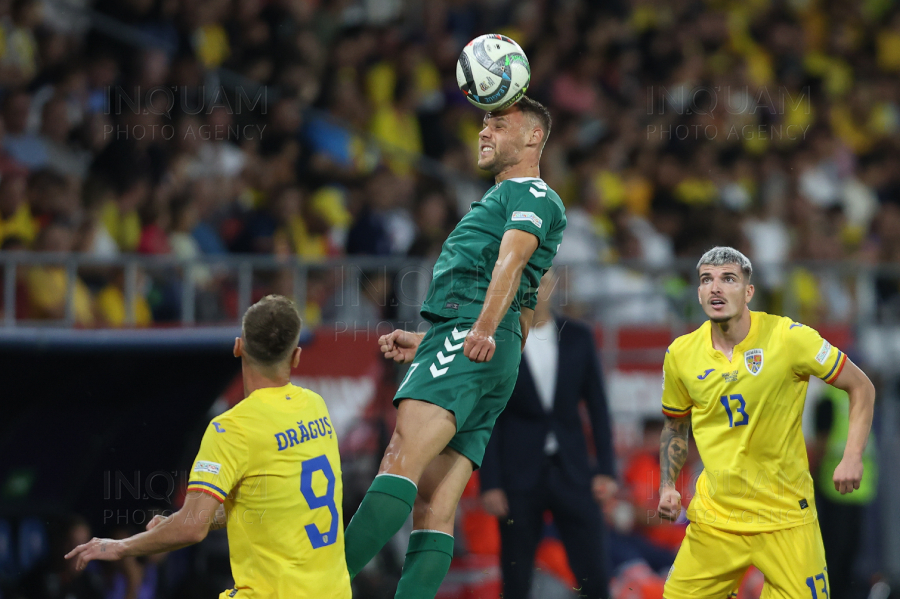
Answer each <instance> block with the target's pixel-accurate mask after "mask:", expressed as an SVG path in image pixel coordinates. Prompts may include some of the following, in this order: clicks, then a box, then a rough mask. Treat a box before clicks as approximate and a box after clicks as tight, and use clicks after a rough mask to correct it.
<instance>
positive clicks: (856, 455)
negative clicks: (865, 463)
mask: <svg viewBox="0 0 900 599" xmlns="http://www.w3.org/2000/svg"><path fill="white" fill-rule="evenodd" d="M862 458H863V450H862V449H859V448H857V447H850V446H849V445H848V446H847V447H845V448H844V458H843V459H844V460H845V461H852V462H862Z"/></svg>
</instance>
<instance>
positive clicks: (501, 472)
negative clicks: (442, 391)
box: [481, 273, 617, 599]
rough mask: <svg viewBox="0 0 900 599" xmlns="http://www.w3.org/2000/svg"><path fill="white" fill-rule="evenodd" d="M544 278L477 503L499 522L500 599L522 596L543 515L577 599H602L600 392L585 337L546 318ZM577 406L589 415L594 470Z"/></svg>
mask: <svg viewBox="0 0 900 599" xmlns="http://www.w3.org/2000/svg"><path fill="white" fill-rule="evenodd" d="M551 276H552V275H551V274H550V273H548V274H547V275H546V276H545V277H544V280H543V281H542V283H541V289H540V291H539V293H538V303H537V306H536V307H535V311H534V325H533V326H532V329H531V332H530V334H529V336H528V340H527V343H526V346H525V351H524V355H523V359H522V363H521V365H520V367H519V378H518V381H517V382H516V387H515V390H514V391H513V394H512V397H511V398H510V400H509V403H508V404H507V406H506V409H505V410H504V411H503V412H502V413H501V414H500V417H499V418H498V419H497V424H496V425H495V426H494V432H493V434H492V436H491V440H490V443H489V444H488V446H487V451H486V453H485V455H484V462H483V464H482V466H481V491H482V496H481V497H482V502H483V503H484V507H485V509H486V510H487V511H488V512H489V513H490V514H492V515H493V516H496V517H497V518H498V520H499V522H500V539H501V564H502V571H503V597H504V599H527V597H528V593H529V590H530V588H531V579H532V571H533V569H534V555H535V551H536V550H537V546H538V543H539V542H540V540H541V536H542V531H543V528H544V512H545V511H546V510H550V511H551V513H552V514H553V521H554V523H555V524H556V527H557V529H558V530H559V534H560V537H561V540H562V542H563V545H564V546H565V548H566V554H567V555H568V558H569V566H570V567H571V569H572V572H573V573H574V574H575V578H576V579H577V580H578V583H579V584H580V585H581V588H580V590H579V597H587V598H588V599H607V597H609V575H608V572H607V568H606V563H605V551H604V545H603V534H604V531H603V515H602V511H601V508H600V505H599V504H600V503H601V502H602V501H604V500H606V499H608V498H609V497H611V496H612V495H613V494H615V492H616V490H617V485H616V482H615V471H614V464H613V450H612V435H611V432H610V422H609V414H608V410H607V405H606V393H605V391H604V387H603V377H602V375H601V372H600V363H599V361H598V360H597V352H596V348H595V347H594V336H593V333H592V331H591V329H590V328H589V327H587V326H585V325H584V324H581V323H578V322H575V321H572V320H567V319H565V318H554V316H553V315H552V314H551V313H550V304H549V297H548V295H549V292H550V282H551V278H550V277H551ZM581 401H584V402H586V404H587V408H588V412H589V414H590V420H591V428H592V430H593V438H594V447H595V456H596V460H595V463H593V464H592V463H591V461H590V460H589V455H588V448H587V441H586V439H585V435H584V429H583V426H582V421H581V417H580V415H579V409H578V406H579V403H580V402H581Z"/></svg>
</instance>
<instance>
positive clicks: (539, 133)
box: [528, 127, 544, 148]
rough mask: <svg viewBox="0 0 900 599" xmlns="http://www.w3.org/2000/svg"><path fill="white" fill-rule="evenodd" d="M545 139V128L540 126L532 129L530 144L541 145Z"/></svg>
mask: <svg viewBox="0 0 900 599" xmlns="http://www.w3.org/2000/svg"><path fill="white" fill-rule="evenodd" d="M543 140H544V130H543V129H541V128H539V127H532V129H531V140H530V141H529V142H528V145H531V146H537V147H538V148H540V147H541V142H542V141H543Z"/></svg>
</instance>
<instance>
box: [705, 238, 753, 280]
mask: <svg viewBox="0 0 900 599" xmlns="http://www.w3.org/2000/svg"><path fill="white" fill-rule="evenodd" d="M726 264H737V265H738V266H740V267H741V271H742V272H743V273H744V278H745V279H747V281H750V277H751V276H752V275H753V265H752V264H750V258H748V257H747V256H745V255H744V254H742V253H740V252H739V251H737V250H736V249H734V248H730V247H722V246H717V247H714V248H713V249H711V250H709V251H707V252H706V253H705V254H703V255H702V256H701V257H700V262H698V263H697V273H698V274H699V273H700V267H701V266H704V265H708V266H724V265H726Z"/></svg>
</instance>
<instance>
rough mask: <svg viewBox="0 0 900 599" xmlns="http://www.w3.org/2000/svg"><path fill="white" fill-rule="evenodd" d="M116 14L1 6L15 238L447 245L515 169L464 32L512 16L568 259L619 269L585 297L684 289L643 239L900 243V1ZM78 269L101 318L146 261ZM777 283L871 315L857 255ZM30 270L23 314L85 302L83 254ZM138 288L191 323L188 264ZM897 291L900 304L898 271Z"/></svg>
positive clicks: (179, 251)
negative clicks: (559, 201)
mask: <svg viewBox="0 0 900 599" xmlns="http://www.w3.org/2000/svg"><path fill="white" fill-rule="evenodd" d="M91 8H92V9H93V10H94V11H97V12H96V13H93V14H94V15H97V14H99V15H101V16H105V17H112V18H113V19H115V20H116V21H113V23H118V24H117V25H114V26H113V27H112V30H113V31H112V32H111V31H110V28H109V27H107V28H106V29H103V28H99V29H98V28H97V27H93V28H92V27H91V26H90V24H89V23H90V22H93V23H95V24H96V23H97V19H96V18H94V20H93V21H90V19H88V21H86V20H85V18H84V17H83V15H82V16H81V18H74V17H72V15H71V14H69V13H68V12H66V11H64V10H62V8H61V5H58V4H56V3H55V2H50V1H47V2H41V1H40V0H15V1H12V2H10V1H7V2H4V3H0V90H2V111H0V116H2V127H0V132H2V142H0V144H2V155H0V174H2V181H0V239H2V242H0V243H2V248H3V250H5V251H11V250H17V249H32V250H36V251H55V252H84V253H86V254H89V255H93V256H101V257H103V256H115V255H118V254H122V253H129V252H138V253H141V254H151V255H172V256H176V257H178V258H181V259H191V258H193V257H195V256H199V255H211V254H212V255H214V254H222V253H227V252H250V253H257V254H270V255H276V256H297V257H299V258H301V259H302V260H304V261H310V262H314V261H317V260H321V259H323V258H326V257H332V256H341V255H358V254H364V255H378V256H406V255H409V256H418V257H426V258H428V257H434V256H436V255H437V253H438V251H439V249H440V245H441V243H442V241H443V240H444V238H445V237H446V235H447V234H448V232H449V230H450V228H451V227H452V225H453V224H454V223H455V222H456V221H457V220H458V218H459V217H460V215H461V214H463V213H464V212H465V211H466V210H467V209H468V205H469V204H470V203H471V202H472V201H477V200H478V199H479V198H480V196H481V193H483V191H484V190H485V189H486V188H487V187H488V186H489V184H490V182H489V180H488V179H487V178H485V177H484V176H483V174H482V173H479V172H477V169H476V168H475V165H474V164H475V159H474V142H475V139H476V138H477V134H478V131H479V129H480V122H481V117H482V114H481V113H480V112H479V111H478V110H477V109H475V108H474V107H472V106H470V105H468V104H467V102H466V100H465V99H464V98H463V96H462V94H460V93H459V91H458V89H457V88H456V83H455V78H454V75H455V66H456V58H457V56H458V54H459V50H460V48H461V47H462V46H463V45H464V44H465V43H466V42H467V41H468V40H469V39H471V38H472V37H474V36H475V35H477V34H480V33H483V32H487V31H496V32H499V33H503V34H506V35H508V36H510V37H512V38H513V39H515V40H517V41H518V42H519V43H520V44H521V45H522V46H523V48H524V49H525V51H526V53H527V55H528V56H529V57H530V60H531V69H532V82H531V87H530V90H529V93H530V95H532V96H533V97H535V98H536V99H538V100H540V101H542V102H545V103H546V104H547V105H548V106H549V107H550V109H551V111H552V113H553V116H554V119H555V122H554V126H553V134H552V135H551V136H550V141H549V144H548V146H547V148H546V151H545V153H544V158H543V170H542V175H543V177H544V179H545V180H546V181H547V183H548V184H550V185H551V186H552V187H553V188H554V189H557V190H559V192H560V195H561V196H562V198H563V200H564V201H565V203H566V204H567V207H568V217H569V228H568V231H567V232H566V236H565V241H564V244H563V248H562V249H561V251H560V254H561V255H560V258H559V260H560V262H565V263H569V264H607V265H611V267H610V268H607V269H605V270H604V271H603V273H604V274H603V275H602V276H600V277H587V278H586V280H584V281H582V282H580V283H579V284H578V285H577V286H576V287H577V288H578V294H577V297H576V299H579V298H580V299H584V300H585V301H595V300H598V299H599V300H602V299H603V297H604V294H606V293H609V289H610V287H612V288H614V289H617V290H619V291H621V290H625V291H628V292H633V293H638V294H642V293H643V294H645V295H646V296H647V297H648V298H649V300H648V301H650V302H651V303H650V304H647V303H643V304H642V303H637V304H635V303H631V304H629V305H626V306H624V307H621V306H620V308H619V309H615V310H612V311H608V312H604V313H599V314H597V313H595V314H594V316H596V317H603V318H610V319H618V320H624V321H628V320H634V319H635V318H639V315H640V314H643V315H646V314H647V312H648V310H647V309H646V308H647V306H648V305H649V306H652V305H655V304H653V303H652V302H653V301H654V294H659V293H663V294H672V293H678V292H679V289H681V287H679V285H677V284H676V285H669V284H667V285H665V286H662V287H661V286H660V285H658V283H659V282H660V281H659V280H658V279H652V278H651V277H649V276H648V275H646V274H643V273H641V272H637V271H632V270H631V269H628V268H624V267H617V266H615V265H616V264H617V262H619V261H620V260H623V259H632V260H637V261H644V262H646V263H648V264H650V265H653V266H665V265H667V264H669V263H670V262H671V261H672V260H673V259H675V258H678V257H690V258H694V257H696V256H697V255H699V253H701V251H702V250H704V249H706V248H708V247H709V246H712V245H713V244H716V243H722V244H726V245H733V246H736V247H738V248H740V249H743V250H744V251H746V252H747V254H748V255H749V256H750V257H751V259H753V260H754V261H756V262H757V263H761V264H763V263H764V264H770V265H775V266H778V265H785V264H788V263H790V262H792V261H795V260H812V261H815V260H830V261H835V260H856V261H859V262H860V263H865V264H877V263H890V262H896V261H897V260H898V259H900V194H898V193H897V190H898V188H900V168H898V166H900V165H898V164H897V161H898V160H900V158H898V155H900V154H898V152H897V151H896V150H897V149H898V143H900V106H898V103H897V98H898V97H900V89H898V86H900V83H898V80H897V77H896V74H897V72H898V71H900V59H898V56H900V11H898V9H897V8H896V7H895V6H894V3H893V2H892V1H891V0H866V1H860V2H849V3H845V2H829V1H825V0H821V1H814V0H809V1H802V2H774V1H770V0H759V1H757V2H749V3H748V2H729V1H725V0H722V1H709V2H690V1H687V0H678V1H676V2H669V1H662V0H634V1H632V2H619V3H615V2H610V3H591V2H577V1H572V2H549V1H538V0H534V1H530V2H515V3H511V2H502V1H499V0H497V1H493V2H475V1H471V0H453V1H445V2H428V3H424V4H421V5H420V4H419V3H402V2H368V3H353V2H315V1H307V2H291V1H287V0H271V1H268V2H262V1H260V0H235V1H234V2H229V1H227V0H203V1H201V0H192V1H187V2H174V1H161V0H160V1H154V0H127V1H118V0H98V1H97V2H96V4H94V6H92V7H91ZM69 10H71V9H69ZM79 14H81V13H79ZM127 28H131V29H127ZM222 69H225V71H223V70H222ZM236 75H237V76H239V77H241V78H242V79H237V81H238V83H237V84H235V83H234V81H235V80H236V79H235V76H236ZM257 84H262V85H263V86H264V87H262V88H257ZM242 100H243V101H242ZM79 274H80V277H81V278H80V280H79V282H78V285H77V289H76V293H75V315H76V320H77V322H78V323H79V324H80V325H82V326H94V325H103V324H106V325H118V324H121V323H122V322H123V321H124V307H123V306H124V299H123V298H124V295H123V277H122V276H121V274H115V273H113V272H110V271H108V270H106V271H104V270H102V269H100V270H98V271H91V272H82V273H79ZM191 277H192V279H193V281H194V284H195V285H196V287H197V289H198V302H200V303H203V298H204V297H205V296H204V293H205V292H211V294H212V296H213V299H212V300H208V301H206V303H205V304H204V305H206V306H207V309H206V310H205V311H204V310H203V309H200V317H201V318H207V319H215V318H216V316H217V315H221V314H222V313H223V311H224V312H227V311H228V308H227V307H226V306H222V305H220V304H221V300H217V299H216V298H217V297H219V296H224V297H227V293H225V294H222V293H220V292H221V291H222V289H223V288H226V287H227V286H228V285H227V282H226V281H223V278H222V277H221V276H217V275H216V273H215V272H211V271H210V270H209V269H196V270H195V271H192V273H191ZM321 283H322V284H320V285H314V286H313V287H314V290H315V289H318V288H320V287H321V288H322V290H321V293H323V294H325V295H324V297H327V294H328V287H329V282H328V281H324V282H321ZM761 283H762V287H763V288H764V290H765V291H766V293H765V294H764V295H765V296H766V298H767V301H768V302H769V303H770V304H772V303H774V304H775V307H778V306H779V305H780V304H779V303H778V302H779V300H780V298H781V297H782V296H783V295H786V293H785V292H786V291H788V292H789V294H790V295H791V296H792V297H796V298H797V301H798V302H799V307H798V310H799V314H798V316H799V317H800V318H803V319H805V320H807V321H810V322H814V321H817V320H820V319H821V318H824V317H828V318H833V319H838V320H846V319H847V318H849V317H850V316H852V313H853V310H854V299H853V293H852V289H851V288H850V287H849V286H848V284H847V281H845V280H843V279H841V278H840V277H836V276H834V275H821V274H818V273H816V272H813V271H809V270H803V269H799V270H791V271H790V273H787V271H783V270H780V269H779V268H770V269H769V270H768V271H767V272H766V276H765V277H764V278H763V279H762V280H761ZM19 286H20V289H19V293H18V296H19V297H20V299H21V301H20V302H19V303H20V306H19V312H20V314H19V315H20V316H23V317H28V318H58V317H59V316H60V315H61V313H62V310H63V300H62V297H63V295H64V294H63V293H62V289H64V288H65V276H64V272H63V271H62V269H60V268H54V267H43V268H34V269H30V270H29V271H28V272H25V273H21V274H20V281H19ZM657 288H662V289H665V291H664V292H659V291H654V290H655V289H657ZM141 290H142V293H141V298H140V299H139V302H138V306H137V310H136V311H137V314H136V320H137V322H138V323H139V324H150V323H151V322H153V321H154V320H155V321H164V320H167V319H172V318H177V306H176V307H173V301H172V300H171V297H170V296H171V295H172V289H171V282H168V283H167V282H166V281H165V280H160V277H153V276H150V277H148V280H147V281H146V282H144V281H142V285H141ZM877 293H878V295H879V298H880V299H881V301H882V305H886V306H891V305H896V302H897V301H898V297H900V287H898V285H897V282H896V280H888V281H879V283H878V285H877ZM311 299H312V300H313V301H312V302H311V304H312V305H313V306H314V307H313V309H312V312H311V313H309V314H307V316H308V318H311V319H312V321H313V322H316V321H317V320H318V319H320V318H321V314H319V313H318V309H317V308H316V307H315V306H316V303H317V302H316V299H317V298H316V296H315V295H313V296H312V297H311ZM655 299H656V300H659V299H662V300H663V301H664V299H665V298H664V297H663V298H658V297H657V298H655ZM217 302H218V303H217ZM326 303H327V302H324V301H321V299H320V301H319V302H318V304H326ZM629 306H630V308H629ZM635 306H637V307H635ZM231 311H232V312H233V310H231ZM650 311H652V310H650ZM664 313H665V311H663V314H664ZM173 315H174V316H173ZM204 315H205V316H204ZM326 317H327V314H326Z"/></svg>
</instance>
